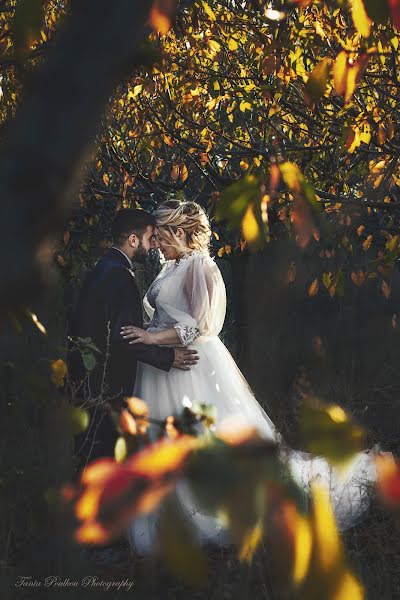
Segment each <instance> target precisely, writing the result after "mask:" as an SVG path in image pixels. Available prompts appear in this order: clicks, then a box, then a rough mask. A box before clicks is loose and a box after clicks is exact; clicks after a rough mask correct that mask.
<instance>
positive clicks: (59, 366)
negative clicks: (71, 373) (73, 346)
mask: <svg viewBox="0 0 400 600" xmlns="http://www.w3.org/2000/svg"><path fill="white" fill-rule="evenodd" d="M50 370H51V381H52V383H54V385H55V386H56V387H63V385H64V379H65V377H66V375H67V372H68V369H67V365H66V364H65V361H64V360H62V359H61V358H59V359H57V360H53V361H52V363H51V364H50Z"/></svg>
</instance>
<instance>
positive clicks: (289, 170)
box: [279, 162, 303, 192]
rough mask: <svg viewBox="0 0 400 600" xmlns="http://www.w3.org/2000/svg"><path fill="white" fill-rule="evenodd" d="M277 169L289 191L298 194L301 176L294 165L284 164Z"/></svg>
mask: <svg viewBox="0 0 400 600" xmlns="http://www.w3.org/2000/svg"><path fill="white" fill-rule="evenodd" d="M279 169H280V172H281V175H282V178H283V180H284V182H285V183H286V185H287V187H288V188H289V189H290V190H291V191H295V192H299V191H300V190H301V182H302V181H303V174H302V172H301V171H300V169H299V167H298V166H297V165H296V164H295V163H291V162H284V163H282V164H281V165H279Z"/></svg>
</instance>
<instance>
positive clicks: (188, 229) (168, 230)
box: [153, 200, 211, 253]
mask: <svg viewBox="0 0 400 600" xmlns="http://www.w3.org/2000/svg"><path fill="white" fill-rule="evenodd" d="M153 215H154V217H155V219H156V227H157V229H158V231H159V234H160V236H161V237H162V238H163V239H164V240H166V241H167V243H168V244H169V245H171V246H174V247H175V248H176V249H177V251H178V252H179V253H181V252H182V250H183V249H184V247H183V246H182V243H181V242H180V240H179V238H178V237H177V236H176V231H177V228H178V227H181V228H182V229H183V231H184V232H185V233H186V244H187V246H188V247H189V248H190V249H191V250H197V251H199V252H206V253H208V252H209V247H210V239H211V227H210V223H209V220H208V217H207V214H206V212H205V211H204V209H203V208H202V207H201V206H200V204H197V202H186V201H185V202H181V201H180V200H167V202H164V204H161V206H159V207H158V208H157V210H156V211H155V212H154V213H153Z"/></svg>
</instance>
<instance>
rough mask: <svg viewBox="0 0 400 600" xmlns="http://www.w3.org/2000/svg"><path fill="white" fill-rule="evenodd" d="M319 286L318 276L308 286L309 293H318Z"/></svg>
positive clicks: (310, 294) (312, 294)
mask: <svg viewBox="0 0 400 600" xmlns="http://www.w3.org/2000/svg"><path fill="white" fill-rule="evenodd" d="M318 288H319V284H318V278H317V279H314V281H313V282H312V284H311V285H310V287H309V288H308V295H309V296H316V295H317V294H318Z"/></svg>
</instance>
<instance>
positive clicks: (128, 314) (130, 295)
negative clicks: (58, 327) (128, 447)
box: [68, 248, 174, 458]
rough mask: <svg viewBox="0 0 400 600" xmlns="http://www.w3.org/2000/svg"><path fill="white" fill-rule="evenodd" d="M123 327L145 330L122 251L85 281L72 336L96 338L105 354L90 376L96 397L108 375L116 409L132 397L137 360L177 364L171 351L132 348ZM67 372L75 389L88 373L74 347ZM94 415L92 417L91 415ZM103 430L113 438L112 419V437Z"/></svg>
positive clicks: (105, 260) (165, 366) (109, 445)
mask: <svg viewBox="0 0 400 600" xmlns="http://www.w3.org/2000/svg"><path fill="white" fill-rule="evenodd" d="M122 325H134V326H136V327H143V312H142V301H141V297H140V293H139V289H138V286H137V284H136V281H135V276H134V274H133V271H132V270H131V269H130V265H129V262H128V260H127V259H126V257H125V256H124V255H123V254H122V253H121V252H120V251H119V250H116V249H113V248H112V249H110V250H109V251H108V252H107V253H106V254H105V256H104V257H103V258H102V259H101V260H99V261H98V263H97V264H96V265H95V267H94V268H93V269H92V270H91V271H90V272H89V273H88V275H87V276H86V279H85V281H84V284H83V286H82V289H81V292H80V295H79V299H78V302H77V306H76V309H75V312H74V315H73V318H72V322H71V324H70V327H69V331H68V334H69V336H71V337H73V338H77V337H81V338H91V339H92V341H93V342H94V343H95V344H96V346H97V348H98V349H99V350H100V352H101V355H100V354H98V353H94V354H95V357H96V367H95V368H94V370H93V371H92V372H91V373H90V392H91V396H92V397H95V396H97V395H98V394H99V392H100V389H101V385H102V379H103V372H104V373H105V385H106V387H107V390H106V394H105V395H106V396H107V397H108V398H107V400H108V401H109V402H110V404H111V405H112V406H114V407H115V408H117V409H118V408H120V407H121V406H122V397H123V396H125V395H126V396H130V395H132V393H133V388H134V384H135V378H136V368H137V361H141V362H144V363H148V364H150V365H153V366H154V367H157V368H159V369H162V370H164V371H169V369H170V368H171V367H172V364H173V362H174V350H173V349H172V348H166V347H164V348H162V347H159V346H150V345H145V344H132V345H129V343H128V341H126V340H124V339H123V338H122V336H121V334H120V330H121V326H122ZM107 353H108V356H107V357H106V355H107ZM105 361H106V369H105V370H104V363H105ZM68 370H69V377H70V379H71V380H72V382H73V383H74V384H75V385H76V384H78V383H79V382H80V381H81V380H82V378H83V377H84V376H85V374H86V370H85V368H84V365H83V361H82V358H81V353H80V352H79V351H78V350H76V349H75V350H74V348H73V345H71V344H70V347H69V351H68ZM91 412H92V413H93V411H92V410H91ZM100 412H101V411H100ZM106 420H107V419H106ZM102 427H103V433H102V437H103V438H104V437H107V436H108V437H109V438H110V435H111V434H110V431H111V430H110V421H109V420H108V429H109V431H108V433H107V431H106V430H105V429H104V426H102ZM111 437H113V438H114V437H115V436H114V435H111ZM113 441H114V439H113V440H111V439H109V440H108V443H107V440H106V441H105V440H100V442H99V444H100V447H98V448H96V449H95V450H97V451H100V455H106V454H108V453H110V452H111V449H112V446H113ZM104 442H105V445H104ZM101 445H102V446H103V448H101ZM106 446H107V449H105V448H106ZM95 455H96V451H95V452H94V454H93V453H92V455H91V457H92V458H93V456H95ZM97 455H98V452H97Z"/></svg>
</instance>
